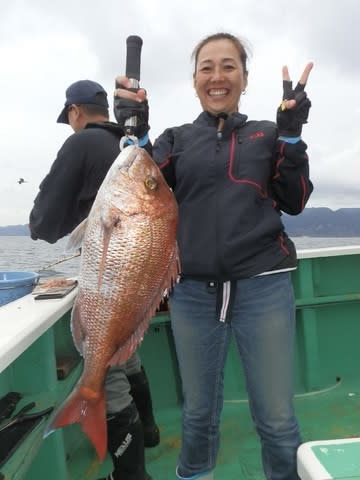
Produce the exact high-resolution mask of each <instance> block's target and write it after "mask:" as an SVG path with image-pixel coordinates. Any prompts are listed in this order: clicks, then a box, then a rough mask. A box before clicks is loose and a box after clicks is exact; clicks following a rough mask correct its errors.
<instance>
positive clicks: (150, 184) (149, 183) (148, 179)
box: [144, 175, 158, 190]
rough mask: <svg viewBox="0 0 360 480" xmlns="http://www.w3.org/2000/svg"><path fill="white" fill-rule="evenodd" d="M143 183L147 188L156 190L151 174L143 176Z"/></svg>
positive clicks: (154, 180)
mask: <svg viewBox="0 0 360 480" xmlns="http://www.w3.org/2000/svg"><path fill="white" fill-rule="evenodd" d="M144 184H145V187H146V188H147V189H148V190H156V189H157V186H158V184H157V181H156V179H155V178H154V177H152V176H151V175H148V176H147V177H146V178H145V180H144Z"/></svg>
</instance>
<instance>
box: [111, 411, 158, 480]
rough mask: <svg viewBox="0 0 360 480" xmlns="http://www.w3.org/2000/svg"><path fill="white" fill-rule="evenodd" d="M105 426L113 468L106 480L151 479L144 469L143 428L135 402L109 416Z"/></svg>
mask: <svg viewBox="0 0 360 480" xmlns="http://www.w3.org/2000/svg"><path fill="white" fill-rule="evenodd" d="M107 428H108V451H109V453H110V454H111V457H112V460H113V464H114V470H113V472H112V473H111V474H110V475H109V476H108V477H107V479H106V480H152V478H151V477H150V475H149V474H148V473H147V472H146V470H145V452H144V437H143V429H142V424H141V420H140V417H139V414H138V411H137V409H136V406H135V404H134V403H132V404H131V405H129V406H128V407H127V408H125V409H124V410H122V411H121V412H120V413H118V414H117V415H114V416H113V417H110V418H109V419H108V420H107ZM102 480H105V479H102Z"/></svg>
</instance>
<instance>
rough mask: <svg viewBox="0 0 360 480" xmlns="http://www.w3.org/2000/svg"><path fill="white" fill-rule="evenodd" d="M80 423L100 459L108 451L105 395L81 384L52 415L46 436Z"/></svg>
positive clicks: (46, 429)
mask: <svg viewBox="0 0 360 480" xmlns="http://www.w3.org/2000/svg"><path fill="white" fill-rule="evenodd" d="M73 423H79V424H80V425H81V429H82V431H83V432H84V433H85V435H86V436H87V437H88V439H89V440H90V442H91V443H92V444H93V445H94V447H95V450H96V453H97V455H98V458H99V460H100V461H103V460H104V459H105V456H106V453H107V425H106V410H105V395H104V393H102V394H101V395H100V396H95V395H94V392H89V391H88V389H85V388H84V387H82V386H80V387H78V388H77V389H76V390H74V392H73V393H72V394H70V396H69V397H68V398H67V399H66V400H65V402H64V404H63V405H61V406H60V407H59V408H58V409H57V410H56V411H55V412H54V413H53V415H51V417H50V419H49V422H48V425H47V427H46V428H45V432H44V437H47V436H48V435H50V434H51V433H52V432H53V431H54V430H55V429H57V428H61V427H65V426H66V425H71V424H73Z"/></svg>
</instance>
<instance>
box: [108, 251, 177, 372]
mask: <svg viewBox="0 0 360 480" xmlns="http://www.w3.org/2000/svg"><path fill="white" fill-rule="evenodd" d="M179 272H180V262H179V252H178V248H177V245H176V246H175V248H174V251H173V254H172V256H171V258H170V261H169V265H168V271H167V274H166V275H165V276H164V281H163V283H162V285H161V286H160V288H159V290H158V291H157V292H156V294H155V295H154V299H153V301H152V302H150V306H149V308H148V309H147V310H146V311H145V312H144V315H143V320H142V321H141V323H140V324H139V326H138V327H137V329H136V330H135V332H134V333H133V334H132V335H131V337H130V338H129V339H128V341H127V342H126V343H125V344H124V345H123V346H122V347H120V348H119V349H118V350H117V351H116V352H115V354H114V355H113V356H112V358H111V359H110V362H109V366H115V365H121V364H122V363H124V362H126V360H128V359H129V358H130V357H131V355H132V354H133V353H134V352H135V350H136V349H137V347H138V345H139V344H140V343H141V342H142V341H143V338H144V335H145V332H146V331H147V329H148V328H149V324H150V320H151V318H152V317H153V316H154V315H155V312H156V309H157V308H158V306H159V305H160V303H161V302H162V300H163V298H164V295H165V293H166V292H168V291H169V290H171V288H172V287H173V285H174V283H175V282H176V279H177V277H178V275H179Z"/></svg>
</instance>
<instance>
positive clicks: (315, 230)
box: [0, 207, 360, 238]
mask: <svg viewBox="0 0 360 480" xmlns="http://www.w3.org/2000/svg"><path fill="white" fill-rule="evenodd" d="M281 219H282V221H283V223H284V226H285V230H286V232H287V233H288V235H289V236H290V237H324V238H326V237H360V208H340V209H339V210H335V211H334V210H331V209H330V208H326V207H316V208H315V207H314V208H305V210H304V211H303V212H302V213H301V214H300V215H294V216H291V215H287V214H283V215H282V217H281ZM0 236H8V237H9V236H27V237H29V236H30V230H29V225H28V224H25V225H7V226H3V227H1V226H0Z"/></svg>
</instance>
